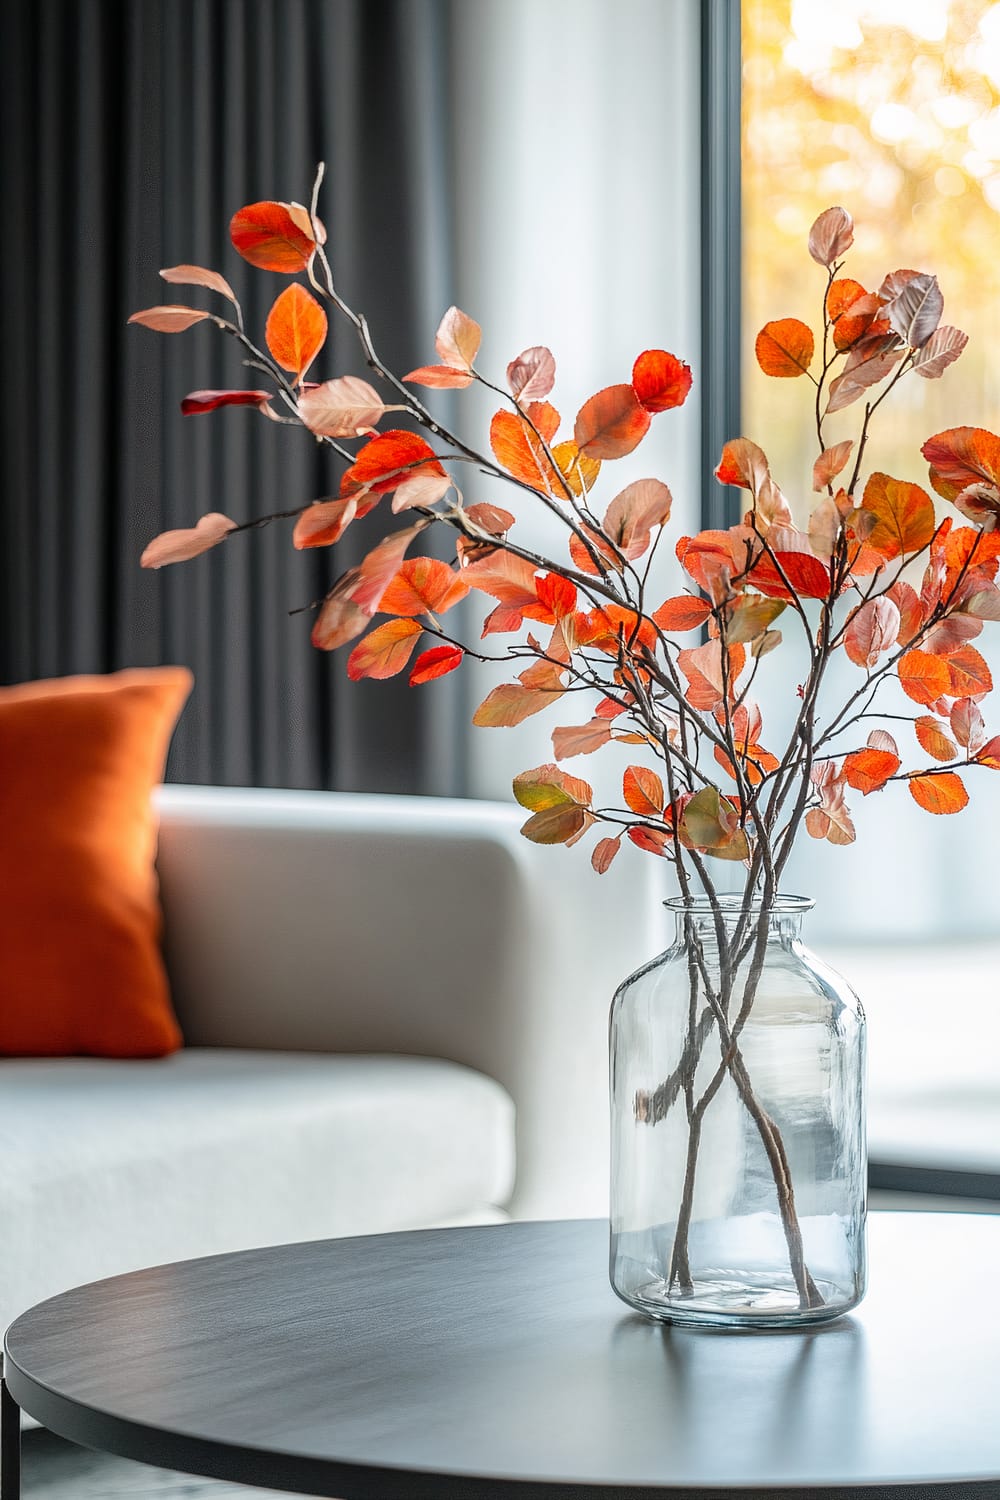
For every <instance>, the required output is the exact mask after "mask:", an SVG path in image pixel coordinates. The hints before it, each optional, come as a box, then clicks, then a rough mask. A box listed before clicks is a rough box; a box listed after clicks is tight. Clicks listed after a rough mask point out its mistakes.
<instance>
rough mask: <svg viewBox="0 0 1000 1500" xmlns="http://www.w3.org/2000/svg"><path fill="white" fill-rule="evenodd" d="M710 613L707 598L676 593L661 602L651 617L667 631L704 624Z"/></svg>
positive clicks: (710, 608) (710, 607)
mask: <svg viewBox="0 0 1000 1500" xmlns="http://www.w3.org/2000/svg"><path fill="white" fill-rule="evenodd" d="M711 613H712V606H711V605H710V604H709V602H708V600H707V599H696V598H695V597H694V595H693V594H678V595H676V596H675V597H674V598H673V599H668V600H667V601H666V603H665V604H661V605H660V607H659V609H658V610H657V611H656V613H655V614H654V615H653V617H652V618H653V620H654V622H655V623H656V624H657V625H658V626H659V627H660V629H661V630H662V631H664V632H665V633H668V632H670V631H671V630H695V629H697V627H698V626H699V625H704V623H705V621H706V620H707V619H708V617H709V615H710V614H711Z"/></svg>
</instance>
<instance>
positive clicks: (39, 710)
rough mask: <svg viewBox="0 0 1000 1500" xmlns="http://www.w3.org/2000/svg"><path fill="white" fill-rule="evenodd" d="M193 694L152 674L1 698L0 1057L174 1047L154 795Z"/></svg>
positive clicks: (173, 679) (11, 692)
mask: <svg viewBox="0 0 1000 1500" xmlns="http://www.w3.org/2000/svg"><path fill="white" fill-rule="evenodd" d="M191 683H192V677H191V673H190V672H189V671H188V670H187V668H186V667H156V668H136V669H134V670H132V671H125V672H113V673H111V674H109V675H107V676H101V677H96V676H95V677H65V678H60V679H58V680H55V681H50V682H29V683H22V684H20V685H19V686H16V687H4V688H0V830H2V834H0V1053H7V1054H9V1055H11V1056H22V1057H57V1056H67V1055H71V1054H74V1053H89V1054H93V1055H96V1056H98V1057H160V1056H163V1055H164V1054H165V1053H168V1052H172V1051H173V1050H174V1049H175V1048H177V1047H179V1046H180V1042H181V1035H180V1031H179V1029H178V1025H177V1021H176V1019H175V1017H174V1013H173V1011H172V1009H171V1006H170V998H169V994H168V991H167V979H166V973H165V971H164V967H163V960H162V957H161V955H160V946H159V937H160V905H159V898H158V892H157V882H156V873H155V870H154V867H153V856H154V854H155V851H156V818H155V815H154V812H153V808H152V806H151V805H150V797H151V794H152V790H153V787H154V786H155V785H156V784H157V783H158V782H159V780H160V778H161V776H162V774H163V763H164V760H165V759H166V754H167V744H168V742H169V740H170V735H171V732H172V730H173V727H174V722H175V720H176V718H177V715H178V713H179V712H180V710H181V706H182V705H183V703H184V701H185V699H186V698H187V696H188V693H189V692H190V691H191Z"/></svg>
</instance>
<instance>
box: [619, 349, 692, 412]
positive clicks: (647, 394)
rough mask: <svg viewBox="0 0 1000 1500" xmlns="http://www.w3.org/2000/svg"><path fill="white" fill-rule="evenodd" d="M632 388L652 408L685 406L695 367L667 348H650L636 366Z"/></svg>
mask: <svg viewBox="0 0 1000 1500" xmlns="http://www.w3.org/2000/svg"><path fill="white" fill-rule="evenodd" d="M632 389H633V390H634V391H635V394H636V396H637V397H638V398H639V401H640V403H641V404H642V405H643V406H644V407H645V408H646V410H647V411H648V412H660V411H670V409H671V407H674V406H683V404H684V402H685V401H686V400H687V396H688V392H689V391H690V389H691V370H690V367H689V366H688V365H686V364H685V363H684V361H683V360H680V359H677V357H676V356H675V355H673V354H668V353H667V351H666V349H647V350H646V351H645V353H643V354H640V355H639V358H638V359H637V360H636V362H635V364H634V365H633V366H632Z"/></svg>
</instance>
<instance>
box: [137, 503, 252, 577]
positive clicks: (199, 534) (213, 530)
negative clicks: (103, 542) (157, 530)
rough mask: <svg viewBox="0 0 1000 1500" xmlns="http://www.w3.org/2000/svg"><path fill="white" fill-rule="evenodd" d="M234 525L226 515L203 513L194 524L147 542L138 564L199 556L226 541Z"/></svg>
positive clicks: (151, 565) (153, 564)
mask: <svg viewBox="0 0 1000 1500" xmlns="http://www.w3.org/2000/svg"><path fill="white" fill-rule="evenodd" d="M235 527H236V522H235V521H231V520H230V519H229V517H228V516H222V515H220V514H219V513H218V511H211V512H210V513H209V514H208V515H207V516H202V517H201V519H200V521H199V522H198V523H197V525H196V526H190V527H186V528H184V529H182V530H179V531H164V532H162V533H161V534H160V535H159V536H158V537H156V538H155V539H154V540H153V541H151V542H150V543H149V545H148V547H147V548H146V549H145V551H144V552H143V554H142V556H141V558H140V559H139V565H140V567H143V568H162V567H164V566H165V565H166V564H167V563H175V562H187V561H189V559H190V558H192V557H200V555H201V554H202V553H203V552H207V551H208V550H209V548H211V547H217V546H218V545H219V543H220V542H223V541H225V539H226V537H227V536H228V535H229V533H230V532H231V531H233V530H234V529H235Z"/></svg>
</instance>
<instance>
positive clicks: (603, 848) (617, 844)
mask: <svg viewBox="0 0 1000 1500" xmlns="http://www.w3.org/2000/svg"><path fill="white" fill-rule="evenodd" d="M621 846H622V836H621V834H619V835H618V837H617V838H616V839H601V840H599V842H598V843H596V844H595V845H594V852H593V854H592V855H591V856H590V863H591V864H592V865H593V867H594V869H595V870H596V871H597V873H598V875H604V874H606V873H607V871H608V870H609V869H610V868H611V862H612V860H613V859H614V857H615V855H616V854H617V853H618V851H619V849H620V848H621Z"/></svg>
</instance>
